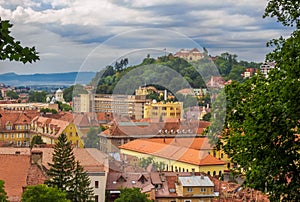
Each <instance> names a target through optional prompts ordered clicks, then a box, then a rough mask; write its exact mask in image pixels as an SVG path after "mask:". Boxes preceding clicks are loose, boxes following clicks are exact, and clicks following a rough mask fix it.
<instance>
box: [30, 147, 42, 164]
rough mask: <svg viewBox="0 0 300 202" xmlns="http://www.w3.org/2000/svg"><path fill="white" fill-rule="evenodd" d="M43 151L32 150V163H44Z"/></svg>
mask: <svg viewBox="0 0 300 202" xmlns="http://www.w3.org/2000/svg"><path fill="white" fill-rule="evenodd" d="M42 159H43V152H42V151H39V150H35V151H31V165H42Z"/></svg>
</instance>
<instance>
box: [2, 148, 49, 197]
mask: <svg viewBox="0 0 300 202" xmlns="http://www.w3.org/2000/svg"><path fill="white" fill-rule="evenodd" d="M0 162H1V166H0V179H2V180H4V182H5V191H6V193H7V196H8V198H9V201H20V198H21V195H22V192H23V188H24V187H26V186H28V185H37V184H42V183H44V180H45V179H46V177H45V174H44V173H43V172H42V170H41V169H40V168H39V167H38V166H37V165H31V161H30V155H16V154H0Z"/></svg>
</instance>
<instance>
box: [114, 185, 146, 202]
mask: <svg viewBox="0 0 300 202" xmlns="http://www.w3.org/2000/svg"><path fill="white" fill-rule="evenodd" d="M115 202H151V200H150V199H148V198H147V194H145V193H141V191H140V189H139V188H124V189H121V193H120V197H119V198H117V199H116V200H115Z"/></svg>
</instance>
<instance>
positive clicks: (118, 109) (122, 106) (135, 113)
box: [73, 94, 149, 120]
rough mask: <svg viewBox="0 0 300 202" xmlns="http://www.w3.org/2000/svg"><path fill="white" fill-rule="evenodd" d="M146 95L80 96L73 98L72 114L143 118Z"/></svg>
mask: <svg viewBox="0 0 300 202" xmlns="http://www.w3.org/2000/svg"><path fill="white" fill-rule="evenodd" d="M147 102H149V100H147V99H146V95H114V94H96V95H91V94H84V95H83V94H80V95H79V96H77V97H74V98H73V109H74V112H95V113H98V112H103V113H112V114H113V116H114V117H123V116H125V117H129V118H131V119H136V120H139V119H142V118H144V105H145V104H146V103H147Z"/></svg>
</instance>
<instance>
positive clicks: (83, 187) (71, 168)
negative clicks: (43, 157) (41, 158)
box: [46, 134, 91, 201]
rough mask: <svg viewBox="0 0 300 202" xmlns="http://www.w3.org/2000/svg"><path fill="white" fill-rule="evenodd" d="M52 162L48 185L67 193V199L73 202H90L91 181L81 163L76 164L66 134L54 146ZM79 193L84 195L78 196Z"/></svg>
mask: <svg viewBox="0 0 300 202" xmlns="http://www.w3.org/2000/svg"><path fill="white" fill-rule="evenodd" d="M52 161H53V163H48V164H49V166H50V169H49V170H48V172H47V174H48V176H49V177H50V179H49V180H47V181H46V184H47V185H48V186H50V187H57V188H59V189H61V190H63V191H66V193H67V198H68V199H70V200H72V201H89V199H90V196H91V192H90V191H91V190H90V188H89V186H90V181H89V180H88V179H87V175H86V173H85V172H84V171H83V168H82V167H81V166H80V164H79V162H75V157H74V154H73V148H72V144H71V142H69V141H68V140H67V136H66V135H65V134H61V135H60V136H59V138H58V142H57V143H56V144H55V145H54V153H53V156H52ZM78 191H80V192H82V193H81V194H80V195H78ZM74 192H76V195H74Z"/></svg>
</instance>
